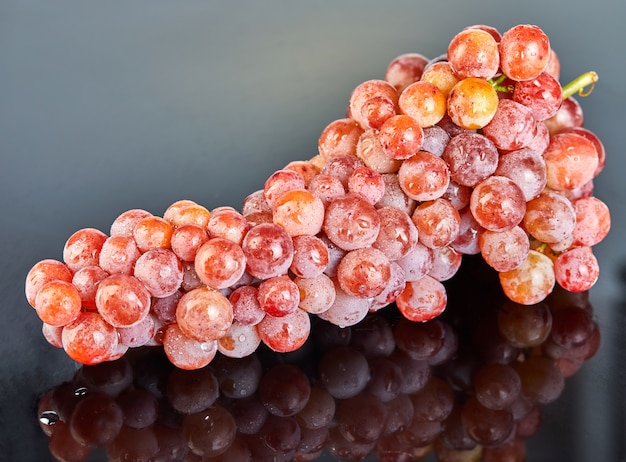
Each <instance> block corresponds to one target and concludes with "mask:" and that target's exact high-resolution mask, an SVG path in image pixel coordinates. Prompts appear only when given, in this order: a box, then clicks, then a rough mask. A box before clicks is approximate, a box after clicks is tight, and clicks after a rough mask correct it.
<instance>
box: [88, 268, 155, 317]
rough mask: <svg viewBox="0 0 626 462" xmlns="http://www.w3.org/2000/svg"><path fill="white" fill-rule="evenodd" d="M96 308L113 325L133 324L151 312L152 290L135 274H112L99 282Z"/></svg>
mask: <svg viewBox="0 0 626 462" xmlns="http://www.w3.org/2000/svg"><path fill="white" fill-rule="evenodd" d="M96 308H97V309H98V313H100V314H101V315H102V317H103V318H104V319H105V321H107V322H108V323H109V324H111V325H112V326H115V327H127V326H132V325H133V324H135V323H137V322H139V321H141V320H142V319H143V318H144V317H145V316H147V315H148V313H149V312H150V292H148V289H146V287H145V286H144V285H143V283H142V282H141V281H140V280H139V279H137V278H136V277H134V276H128V275H125V274H112V275H111V276H109V277H107V278H105V279H103V280H102V281H100V283H99V284H98V289H97V290H96Z"/></svg>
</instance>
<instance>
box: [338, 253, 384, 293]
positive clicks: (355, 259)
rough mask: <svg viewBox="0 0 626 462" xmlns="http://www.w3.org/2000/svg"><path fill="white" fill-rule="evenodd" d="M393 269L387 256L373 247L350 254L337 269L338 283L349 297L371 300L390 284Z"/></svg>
mask: <svg viewBox="0 0 626 462" xmlns="http://www.w3.org/2000/svg"><path fill="white" fill-rule="evenodd" d="M390 277H391V267H390V262H389V259H388V258H387V256H386V255H385V254H384V253H383V252H381V251H380V250H377V249H375V248H373V247H365V248H362V249H356V250H352V251H350V252H348V253H347V254H346V256H345V257H343V259H342V260H341V262H340V263H339V266H338V267H337V281H338V282H339V285H340V286H341V288H342V289H343V290H344V291H345V292H346V293H347V294H349V295H352V296H354V297H359V298H371V297H375V296H377V295H379V294H380V293H381V292H382V291H383V290H384V289H385V287H386V286H387V284H388V283H389V279H390Z"/></svg>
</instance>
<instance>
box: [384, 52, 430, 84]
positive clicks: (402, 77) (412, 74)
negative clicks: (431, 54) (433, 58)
mask: <svg viewBox="0 0 626 462" xmlns="http://www.w3.org/2000/svg"><path fill="white" fill-rule="evenodd" d="M427 63H428V59H427V58H426V57H425V56H424V55H422V54H420V53H405V54H402V55H400V56H397V57H396V58H394V59H393V60H391V62H390V63H389V64H388V65H387V69H386V70H385V80H386V81H387V82H389V83H390V84H391V85H393V86H394V87H395V88H396V90H398V92H399V93H400V92H402V90H404V89H405V88H406V87H408V86H409V85H410V84H412V83H413V82H417V81H418V80H419V79H420V78H421V77H422V72H423V71H424V67H425V66H426V64H427Z"/></svg>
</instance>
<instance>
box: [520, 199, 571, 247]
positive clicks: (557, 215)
mask: <svg viewBox="0 0 626 462" xmlns="http://www.w3.org/2000/svg"><path fill="white" fill-rule="evenodd" d="M575 225H576V211H575V210H574V206H573V205H572V203H571V202H570V201H569V200H568V199H567V198H566V197H564V196H562V195H561V194H558V193H556V192H551V191H545V192H543V193H541V194H540V195H539V196H538V197H536V198H535V199H532V200H531V201H529V202H528V203H527V204H526V213H525V215H524V228H525V229H526V231H527V232H528V233H529V234H530V235H531V236H533V237H534V238H535V239H538V240H539V241H541V242H547V243H557V242H560V241H564V240H565V239H567V238H569V237H571V235H572V232H573V230H574V226H575Z"/></svg>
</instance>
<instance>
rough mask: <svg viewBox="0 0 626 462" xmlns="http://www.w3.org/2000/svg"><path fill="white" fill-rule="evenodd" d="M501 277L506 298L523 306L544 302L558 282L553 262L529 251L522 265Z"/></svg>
mask: <svg viewBox="0 0 626 462" xmlns="http://www.w3.org/2000/svg"><path fill="white" fill-rule="evenodd" d="M499 277H500V283H501V284H502V289H503V290H504V293H505V294H506V296H507V297H508V298H509V299H511V300H513V301H515V302H517V303H520V304H522V305H532V304H535V303H539V302H540V301H542V300H544V299H545V298H546V297H547V296H548V295H549V294H550V293H551V292H552V290H553V289H554V284H555V282H556V279H555V276H554V264H553V263H552V260H550V258H549V257H547V256H546V255H544V254H542V253H539V252H537V251H535V250H529V251H528V256H527V257H526V259H525V260H524V261H523V262H522V264H521V265H519V266H518V267H516V268H515V269H512V270H510V271H504V272H501V273H500V274H499Z"/></svg>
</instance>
